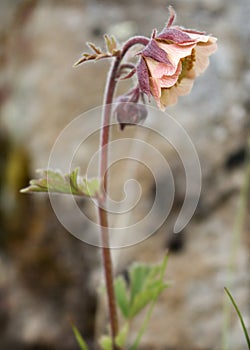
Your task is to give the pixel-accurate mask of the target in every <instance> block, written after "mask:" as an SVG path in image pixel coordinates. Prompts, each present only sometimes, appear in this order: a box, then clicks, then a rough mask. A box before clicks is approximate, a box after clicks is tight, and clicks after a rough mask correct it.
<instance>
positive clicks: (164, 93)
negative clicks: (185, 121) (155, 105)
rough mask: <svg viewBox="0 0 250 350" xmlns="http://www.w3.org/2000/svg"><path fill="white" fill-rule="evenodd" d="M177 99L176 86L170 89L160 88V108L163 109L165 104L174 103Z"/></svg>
mask: <svg viewBox="0 0 250 350" xmlns="http://www.w3.org/2000/svg"><path fill="white" fill-rule="evenodd" d="M177 100H178V92H177V89H176V86H173V87H171V88H170V89H162V90H161V99H160V108H161V110H164V109H165V108H166V107H167V106H172V105H175V104H176V102H177Z"/></svg>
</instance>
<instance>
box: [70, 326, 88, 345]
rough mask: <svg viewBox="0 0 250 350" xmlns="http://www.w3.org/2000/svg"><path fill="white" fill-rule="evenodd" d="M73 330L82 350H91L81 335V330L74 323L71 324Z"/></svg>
mask: <svg viewBox="0 0 250 350" xmlns="http://www.w3.org/2000/svg"><path fill="white" fill-rule="evenodd" d="M71 328H72V330H73V332H74V335H75V338H76V341H77V343H78V345H79V347H80V349H81V350H89V348H88V346H87V344H86V342H85V341H84V339H83V337H82V335H81V333H80V332H79V330H78V329H77V328H76V326H75V325H74V324H73V323H71Z"/></svg>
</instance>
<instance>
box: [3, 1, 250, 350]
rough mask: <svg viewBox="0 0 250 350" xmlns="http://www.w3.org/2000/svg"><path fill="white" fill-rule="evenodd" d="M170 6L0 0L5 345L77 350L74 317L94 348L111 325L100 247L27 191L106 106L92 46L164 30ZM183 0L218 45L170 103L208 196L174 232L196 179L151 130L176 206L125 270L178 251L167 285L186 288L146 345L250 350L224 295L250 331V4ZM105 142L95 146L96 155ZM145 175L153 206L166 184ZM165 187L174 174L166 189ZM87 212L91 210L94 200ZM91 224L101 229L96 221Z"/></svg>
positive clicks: (168, 300)
mask: <svg viewBox="0 0 250 350" xmlns="http://www.w3.org/2000/svg"><path fill="white" fill-rule="evenodd" d="M169 4H170V3H166V2H165V1H163V0H155V1H154V0H137V1H132V0H127V1H119V0H116V1H115V0H114V1H111V0H110V1H108V0H106V1H92V0H85V1H84V0H82V1H81V0H71V1H62V0H61V1H58V0H22V1H21V0H20V1H18V0H1V2H0V42H1V45H0V72H1V75H0V110H1V119H0V164H1V172H0V325H1V327H0V349H3V350H19V349H20V350H26V349H30V350H31V349H32V350H35V349H41V350H45V349H50V350H57V349H60V350H74V349H77V345H76V342H75V339H74V337H73V335H72V332H71V329H70V322H69V321H70V320H72V321H73V322H74V323H75V324H76V325H77V326H78V328H79V330H80V331H81V332H82V334H83V335H84V336H85V338H86V339H87V340H88V342H89V344H90V347H91V348H92V349H94V337H95V333H96V332H98V330H96V324H100V323H101V322H104V323H105V317H104V316H103V313H104V310H103V308H102V307H100V306H98V305H99V304H98V290H97V286H98V281H99V280H100V276H101V270H100V251H99V249H98V248H95V247H92V246H89V245H87V244H85V243H83V242H81V241H79V240H77V239H76V238H74V237H73V236H71V235H70V234H69V233H68V232H67V231H66V230H65V229H64V228H63V227H62V225H61V224H60V223H59V222H58V220H57V218H56V216H55V214H54V212H53V210H52V209H51V207H50V204H49V200H48V198H47V196H46V195H40V196H29V195H26V196H25V195H21V194H19V189H20V188H22V187H25V186H26V185H27V184H28V180H29V179H30V178H31V177H35V176H36V174H35V172H34V170H35V169H36V168H42V167H46V166H47V162H48V157H49V154H50V150H51V147H52V145H53V143H54V142H55V140H56V138H57V136H58V134H59V133H60V132H61V130H62V129H63V128H64V127H65V126H66V125H67V124H68V123H69V122H70V121H71V120H72V119H73V118H75V117H76V116H77V115H79V114H80V113H82V112H84V111H87V110H89V109H91V108H93V107H96V106H99V105H100V104H101V103H102V93H103V89H104V86H105V76H106V73H107V69H108V66H109V63H108V62H106V61H105V62H98V63H96V64H87V65H85V66H82V67H79V68H77V69H75V68H74V69H73V68H72V65H73V63H74V62H75V61H76V60H77V59H78V58H79V56H80V54H81V52H83V51H84V50H85V49H86V47H85V42H86V41H94V42H96V43H97V44H98V45H102V36H103V34H104V33H106V32H107V33H110V34H115V35H116V36H117V37H118V39H119V40H120V41H122V40H125V39H126V38H127V37H129V36H131V35H134V34H143V35H148V36H149V35H150V33H151V31H152V29H153V28H155V27H157V28H159V29H161V28H162V27H163V25H164V24H165V22H166V20H167V16H168V12H167V9H166V6H167V5H169ZM171 4H172V5H173V6H174V8H175V10H176V11H177V13H178V20H177V23H178V24H182V25H183V26H186V27H191V28H197V29H201V30H206V31H207V32H209V33H213V35H214V36H216V37H218V43H219V49H218V51H217V53H216V54H215V55H213V56H212V57H211V64H210V67H209V69H208V70H207V72H206V73H205V74H204V75H203V76H202V77H201V78H200V79H198V80H197V81H196V83H195V86H194V88H193V90H192V93H191V94H190V95H189V96H186V97H182V98H180V99H179V103H178V105H176V106H174V107H171V108H169V109H168V113H170V114H171V115H172V116H174V117H175V118H177V119H178V121H179V122H180V123H181V124H182V125H183V126H184V127H185V128H186V130H187V131H188V133H189V135H190V136H191V138H192V141H193V143H194V145H195V146H196V149H197V152H198V154H199V157H200V162H201V169H202V174H203V186H202V193H201V198H200V202H199V205H198V208H197V211H196V214H195V215H194V217H193V219H192V221H191V222H190V223H189V225H188V226H187V227H186V228H185V230H184V231H183V232H181V233H179V234H177V235H176V234H173V233H172V231H173V224H174V220H175V217H176V213H178V212H179V209H180V206H181V204H182V202H183V199H184V196H185V177H184V171H183V169H182V166H181V163H180V161H179V160H178V157H177V156H176V155H175V156H174V155H173V154H172V153H171V152H170V153H171V154H170V153H168V149H167V148H166V147H165V146H164V145H162V142H160V141H159V142H158V143H157V140H155V139H154V136H152V137H151V138H152V143H153V144H158V147H159V150H160V152H161V153H162V154H164V156H165V157H166V158H167V159H168V160H169V163H170V166H171V170H172V172H173V175H174V179H175V181H176V184H177V189H176V198H175V201H174V206H173V210H172V212H171V215H170V216H169V219H168V220H167V221H166V222H165V223H164V225H163V226H162V227H161V228H160V229H159V230H158V232H157V233H156V234H154V235H153V236H152V237H151V238H149V239H147V240H145V241H144V242H142V243H140V244H138V245H135V246H133V247H131V248H124V249H121V250H116V251H115V252H114V258H115V263H116V272H117V273H118V272H126V268H127V266H128V265H129V264H130V263H132V262H133V261H135V260H140V261H146V262H159V261H160V260H161V259H162V257H163V256H164V254H165V252H166V250H167V249H169V251H170V252H171V255H170V259H169V266H168V271H167V278H168V279H169V280H171V281H173V284H172V286H171V288H169V289H168V290H167V291H166V292H165V293H164V295H163V296H162V297H161V298H160V301H159V302H158V304H157V306H156V309H155V312H154V314H153V318H152V322H151V323H150V327H149V329H148V331H147V333H146V335H145V337H144V338H143V343H142V345H141V349H156V350H167V349H168V350H170V349H171V350H208V349H211V350H212V349H213V350H226V349H227V350H233V349H234V350H235V349H237V350H244V349H247V346H246V344H245V339H244V337H243V333H242V330H241V328H240V324H239V321H238V319H237V317H236V316H235V314H234V312H230V310H231V306H230V304H226V303H225V299H226V298H225V293H224V290H223V287H224V286H228V287H230V290H231V292H232V294H233V295H234V297H235V299H236V300H237V302H238V304H239V307H240V309H241V310H242V313H243V317H244V318H245V320H246V323H247V324H248V325H249V324H250V310H249V302H250V297H249V296H250V293H249V292H250V284H249V267H250V266H249V255H250V253H249V249H250V239H249V233H250V221H249V170H248V172H247V165H248V167H249V159H248V161H247V154H248V152H249V146H247V141H248V139H249V128H250V115H249V113H250V99H249V90H250V70H249V43H250V41H249V39H250V21H249V17H250V5H249V1H247V0H238V1H237V2H236V1H232V0H229V1H228V0H227V1H226V0H190V1H184V0H175V1H174V2H172V3H171ZM156 122H157V121H156ZM133 132H134V129H133V128H128V130H126V131H125V133H124V134H121V133H119V131H118V129H116V130H115V131H114V136H115V137H123V136H124V135H125V136H126V135H127V136H128V135H129V136H131V135H133ZM117 135H118V136H117ZM97 139H98V138H97ZM96 142H97V141H96V140H95V142H94V141H93V143H91V142H90V143H88V144H87V145H86V147H87V148H86V149H85V152H86V154H87V155H88V156H89V155H91V154H92V153H93V151H94V150H96V147H97V143H96ZM65 152H67V145H65ZM62 157H63V154H62ZM248 169H249V168H248ZM144 170H145V169H144ZM144 170H143V168H142V169H140V168H139V169H138V173H137V174H136V176H137V178H138V179H140V180H141V181H142V183H143V188H145V194H144V197H143V198H144V201H145V203H146V206H147V203H151V201H152V198H153V196H154V190H155V189H154V183H153V180H152V178H151V177H150V176H149V175H147V174H146V173H145V172H144ZM120 174H121V168H119V166H118V167H117V169H116V170H114V176H117V178H119V181H120V182H121V179H120ZM160 175H161V174H160ZM119 181H116V182H115V184H114V191H116V187H118V184H119V185H120V183H119ZM164 181H165V177H164V174H162V186H165V182H164ZM81 205H82V207H84V208H85V209H86V211H87V212H89V213H90V215H92V214H91V211H92V208H91V207H89V203H88V202H87V201H84V202H83V203H81ZM163 210H164V209H163ZM156 220H157V219H156ZM83 230H86V231H88V230H89V228H88V225H87V223H86V227H83ZM100 320H101V321H100ZM137 321H138V324H139V321H141V319H138V320H137ZM137 321H136V322H135V325H134V329H136V327H137ZM133 335H134V334H132V335H131V337H133Z"/></svg>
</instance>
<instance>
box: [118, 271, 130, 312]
mask: <svg viewBox="0 0 250 350" xmlns="http://www.w3.org/2000/svg"><path fill="white" fill-rule="evenodd" d="M114 287H115V296H116V300H117V304H118V306H119V308H120V310H121V313H122V315H123V317H124V318H125V319H127V318H128V317H129V300H128V295H127V287H126V282H125V280H124V278H123V277H122V276H118V277H117V278H116V279H115V282H114Z"/></svg>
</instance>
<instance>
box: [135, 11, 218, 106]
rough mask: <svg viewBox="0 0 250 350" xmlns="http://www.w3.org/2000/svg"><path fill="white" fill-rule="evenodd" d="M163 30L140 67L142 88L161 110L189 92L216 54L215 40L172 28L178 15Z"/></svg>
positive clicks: (142, 54) (154, 33) (156, 37)
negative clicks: (211, 56) (212, 56)
mask: <svg viewBox="0 0 250 350" xmlns="http://www.w3.org/2000/svg"><path fill="white" fill-rule="evenodd" d="M169 10H170V17H169V20H168V23H167V25H166V27H165V28H164V30H163V31H162V32H161V33H160V34H157V33H156V31H154V32H153V34H152V37H151V40H150V42H149V44H148V45H147V46H146V47H145V48H144V50H142V51H141V52H140V56H141V58H140V62H139V64H138V66H137V75H138V81H139V87H140V90H141V91H142V92H144V93H145V94H147V95H148V96H150V95H152V96H153V98H154V99H155V101H156V103H157V105H158V106H159V108H160V109H162V110H164V109H165V107H166V106H169V105H173V104H175V103H176V102H177V99H178V96H179V95H186V94H188V93H189V92H190V90H191V88H192V86H193V82H194V79H195V78H196V77H197V76H198V75H200V74H201V73H203V72H204V71H205V69H206V68H207V66H208V64H209V56H210V55H211V54H212V53H213V52H214V51H215V50H216V48H217V44H216V40H217V39H216V38H214V37H212V36H210V35H206V34H205V33H203V32H198V31H196V30H190V29H184V28H182V27H178V26H173V25H172V24H173V22H174V20H175V12H174V10H173V9H172V8H171V7H170V8H169Z"/></svg>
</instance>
